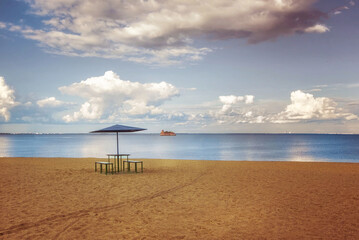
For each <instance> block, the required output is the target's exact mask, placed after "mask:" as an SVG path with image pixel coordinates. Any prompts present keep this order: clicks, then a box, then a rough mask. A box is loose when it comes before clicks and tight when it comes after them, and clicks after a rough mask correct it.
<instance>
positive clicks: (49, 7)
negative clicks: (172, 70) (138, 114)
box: [0, 0, 329, 65]
mask: <svg viewBox="0 0 359 240" xmlns="http://www.w3.org/2000/svg"><path fill="white" fill-rule="evenodd" d="M26 2H28V4H29V5H30V7H31V9H32V14H36V15H38V16H41V17H43V18H44V20H43V24H44V27H43V28H42V29H33V28H31V27H28V26H19V25H14V24H11V23H0V28H7V29H8V30H10V31H15V32H20V33H22V35H23V36H24V37H25V38H28V39H32V40H35V41H37V42H39V43H40V45H41V46H43V47H44V48H45V49H46V50H47V51H49V52H52V53H56V54H63V55H70V56H97V57H104V58H120V59H124V60H127V61H133V62H139V63H146V64H161V65H166V64H177V63H180V62H183V61H197V60H200V59H202V58H203V56H205V55H206V54H208V53H209V52H210V51H212V50H211V49H210V48H208V47H205V46H198V45H199V43H198V42H196V40H197V39H203V38H207V39H212V40H225V39H246V40H247V41H248V42H249V43H258V42H262V41H267V40H273V39H276V38H278V37H282V36H287V35H292V34H295V33H324V32H327V31H329V29H328V28H327V27H326V26H325V25H324V24H322V23H320V21H321V19H323V18H325V17H326V16H327V14H325V13H323V12H320V11H319V10H316V9H314V8H313V5H314V3H315V2H316V0H298V1H292V0H257V1H252V0H236V1H233V0H214V1H205V2H204V1H200V0H173V1H166V0H132V1H118V0H92V1H87V0H26Z"/></svg>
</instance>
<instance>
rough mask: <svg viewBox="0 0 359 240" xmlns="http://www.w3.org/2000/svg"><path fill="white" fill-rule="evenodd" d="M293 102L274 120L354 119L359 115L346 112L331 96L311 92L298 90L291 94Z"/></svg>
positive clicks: (281, 121) (278, 121) (282, 121)
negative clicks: (316, 96)
mask: <svg viewBox="0 0 359 240" xmlns="http://www.w3.org/2000/svg"><path fill="white" fill-rule="evenodd" d="M290 99H291V104H289V105H288V106H287V107H286V109H285V111H283V112H281V113H279V114H278V115H277V116H276V117H275V119H274V120H272V121H273V122H277V123H284V122H298V121H302V120H334V119H344V120H354V119H358V116H356V115H355V114H352V113H347V112H344V110H343V109H341V108H338V107H337V103H336V102H334V101H333V100H332V99H330V98H326V97H318V98H315V97H314V96H313V95H312V94H310V93H304V92H302V91H301V90H297V91H294V92H292V93H291V95H290Z"/></svg>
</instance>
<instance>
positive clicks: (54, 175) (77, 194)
mask: <svg viewBox="0 0 359 240" xmlns="http://www.w3.org/2000/svg"><path fill="white" fill-rule="evenodd" d="M95 160H99V159H61V158H0V239H318V238H322V239H359V164H355V163H301V162H246V161H243V162H230V161H188V160H155V159H144V160H143V161H144V173H138V174H134V173H131V174H117V175H107V176H106V175H105V174H99V173H98V172H97V173H95V172H94V161H95Z"/></svg>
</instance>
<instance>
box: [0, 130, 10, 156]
mask: <svg viewBox="0 0 359 240" xmlns="http://www.w3.org/2000/svg"><path fill="white" fill-rule="evenodd" d="M11 149H12V144H11V140H10V138H8V137H6V135H0V157H12V155H11Z"/></svg>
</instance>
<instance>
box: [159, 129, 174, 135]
mask: <svg viewBox="0 0 359 240" xmlns="http://www.w3.org/2000/svg"><path fill="white" fill-rule="evenodd" d="M160 136H176V134H175V133H174V132H171V131H163V130H162V131H161V133H160Z"/></svg>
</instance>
